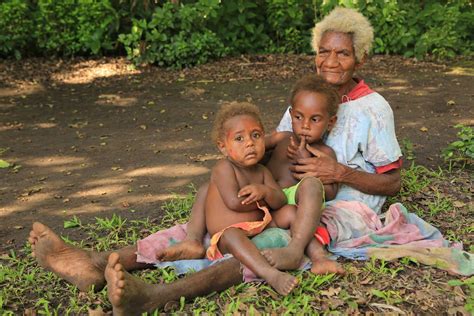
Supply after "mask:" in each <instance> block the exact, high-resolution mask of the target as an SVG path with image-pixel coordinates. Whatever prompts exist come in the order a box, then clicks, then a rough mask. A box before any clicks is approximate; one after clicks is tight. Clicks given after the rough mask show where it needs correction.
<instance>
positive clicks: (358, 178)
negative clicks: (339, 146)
mask: <svg viewBox="0 0 474 316" xmlns="http://www.w3.org/2000/svg"><path fill="white" fill-rule="evenodd" d="M308 150H309V151H310V152H311V153H312V154H313V155H314V157H311V158H301V159H298V160H297V163H298V164H297V165H293V166H291V167H290V169H291V171H292V173H293V176H294V177H295V178H297V179H303V178H304V177H307V176H314V177H318V178H319V179H320V180H321V181H322V182H323V184H330V183H340V184H345V185H348V186H350V187H352V188H354V189H356V190H359V191H361V192H363V193H366V194H372V195H386V196H393V195H396V194H397V193H398V192H399V191H400V187H401V177H400V169H394V170H391V171H388V172H386V173H380V174H376V173H368V172H364V171H358V170H354V169H352V168H350V167H348V166H345V165H343V164H340V163H338V162H337V161H336V159H334V158H331V157H330V156H329V155H327V154H325V153H323V152H321V151H319V150H316V149H314V148H312V147H309V148H308Z"/></svg>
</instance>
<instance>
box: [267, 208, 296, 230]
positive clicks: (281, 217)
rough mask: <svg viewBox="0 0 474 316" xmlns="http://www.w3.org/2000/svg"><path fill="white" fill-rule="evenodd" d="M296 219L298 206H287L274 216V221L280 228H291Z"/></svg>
mask: <svg viewBox="0 0 474 316" xmlns="http://www.w3.org/2000/svg"><path fill="white" fill-rule="evenodd" d="M295 218H296V206H295V205H285V206H283V207H282V208H281V209H279V210H278V211H277V212H275V213H274V215H273V220H274V221H275V223H276V225H277V226H278V227H279V228H284V229H287V228H290V226H291V224H292V223H293V222H294V220H295Z"/></svg>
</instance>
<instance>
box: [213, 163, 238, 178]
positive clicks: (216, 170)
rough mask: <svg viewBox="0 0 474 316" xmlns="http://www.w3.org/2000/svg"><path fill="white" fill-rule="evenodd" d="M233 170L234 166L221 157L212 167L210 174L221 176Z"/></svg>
mask: <svg viewBox="0 0 474 316" xmlns="http://www.w3.org/2000/svg"><path fill="white" fill-rule="evenodd" d="M233 170H234V167H233V166H232V163H231V162H230V161H229V160H227V159H221V160H219V161H218V162H217V163H216V164H215V165H214V167H213V168H212V175H219V176H222V175H226V174H230V173H231V172H233Z"/></svg>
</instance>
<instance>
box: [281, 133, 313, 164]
mask: <svg viewBox="0 0 474 316" xmlns="http://www.w3.org/2000/svg"><path fill="white" fill-rule="evenodd" d="M287 157H288V159H290V161H291V162H293V163H296V160H297V159H300V158H310V157H311V153H310V152H309V151H308V149H306V138H305V137H301V141H300V143H299V144H298V143H297V142H296V140H295V139H294V137H293V136H291V137H290V144H289V145H288V149H287Z"/></svg>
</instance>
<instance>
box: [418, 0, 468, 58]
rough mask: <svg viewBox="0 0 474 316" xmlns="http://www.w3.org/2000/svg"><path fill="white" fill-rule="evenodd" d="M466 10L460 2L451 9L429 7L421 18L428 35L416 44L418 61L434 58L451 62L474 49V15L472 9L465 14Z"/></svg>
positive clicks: (448, 7) (434, 5)
mask: <svg viewBox="0 0 474 316" xmlns="http://www.w3.org/2000/svg"><path fill="white" fill-rule="evenodd" d="M462 10H463V6H462V5H461V4H460V3H456V2H454V3H453V4H451V5H449V6H448V5H442V4H440V3H429V4H427V5H426V6H425V8H424V9H423V10H422V11H421V14H420V15H419V16H418V21H419V24H420V25H422V26H423V27H424V29H425V31H424V33H423V34H422V35H421V37H420V38H419V39H418V40H417V41H416V43H415V48H414V53H415V56H416V57H417V58H419V59H422V58H424V57H425V56H426V55H427V54H432V55H433V56H435V57H436V58H438V59H447V58H452V57H455V56H456V54H458V53H465V52H466V50H467V51H469V50H471V49H472V45H473V44H472V35H473V32H474V29H473V25H474V21H473V19H474V14H473V12H472V8H471V10H468V11H466V12H465V13H462ZM469 37H471V39H470V40H469Z"/></svg>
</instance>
